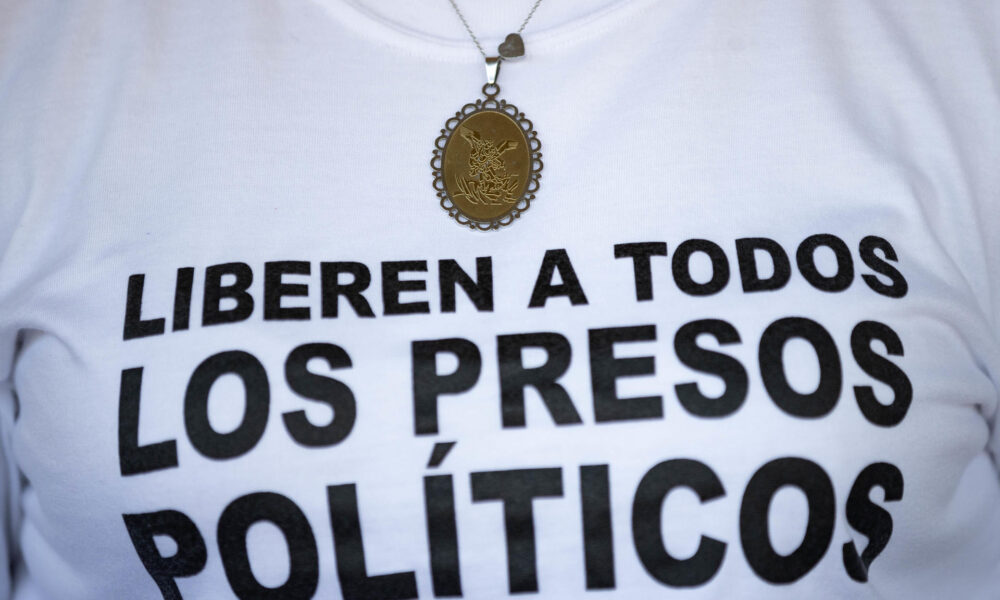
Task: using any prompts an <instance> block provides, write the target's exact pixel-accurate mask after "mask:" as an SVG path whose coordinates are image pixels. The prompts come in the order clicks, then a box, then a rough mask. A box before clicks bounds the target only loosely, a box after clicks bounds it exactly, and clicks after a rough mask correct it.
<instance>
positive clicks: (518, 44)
mask: <svg viewBox="0 0 1000 600" xmlns="http://www.w3.org/2000/svg"><path fill="white" fill-rule="evenodd" d="M497 52H499V53H500V56H502V57H503V58H519V57H521V56H524V40H522V39H521V36H520V35H518V34H516V33H511V34H508V35H507V38H506V39H504V41H503V43H502V44H500V45H499V46H498V47H497Z"/></svg>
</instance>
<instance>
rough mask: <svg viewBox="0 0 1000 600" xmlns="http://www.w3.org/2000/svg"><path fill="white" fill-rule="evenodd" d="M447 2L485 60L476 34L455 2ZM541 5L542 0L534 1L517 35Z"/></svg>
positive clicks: (453, 0) (452, 0)
mask: <svg viewBox="0 0 1000 600" xmlns="http://www.w3.org/2000/svg"><path fill="white" fill-rule="evenodd" d="M448 2H451V7H452V8H454V9H455V14H457V15H458V18H459V19H461V20H462V25H465V30H466V31H468V32H469V37H471V38H472V41H473V42H475V43H476V48H479V53H480V54H482V55H483V58H487V56H486V50H483V45H482V44H480V43H479V38H477V37H476V34H475V33H473V32H472V28H471V27H469V22H468V21H466V20H465V15H463V14H462V11H461V10H459V8H458V5H457V4H455V0H448ZM541 3H542V0H535V4H534V5H533V6H532V7H531V10H530V11H529V12H528V16H527V17H525V18H524V22H523V23H521V27H520V28H518V30H517V34H518V35H521V32H522V31H524V28H525V27H526V26H527V25H528V21H530V20H531V17H533V16H534V15H535V11H536V10H537V9H538V5H539V4H541Z"/></svg>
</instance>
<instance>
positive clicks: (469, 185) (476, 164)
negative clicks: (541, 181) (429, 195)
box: [455, 126, 520, 206]
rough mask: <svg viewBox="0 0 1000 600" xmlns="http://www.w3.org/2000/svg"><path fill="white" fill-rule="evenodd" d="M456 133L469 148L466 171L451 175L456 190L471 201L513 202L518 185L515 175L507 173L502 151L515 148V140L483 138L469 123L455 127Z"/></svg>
mask: <svg viewBox="0 0 1000 600" xmlns="http://www.w3.org/2000/svg"><path fill="white" fill-rule="evenodd" d="M459 135H461V137H462V139H463V140H465V141H466V142H468V143H469V146H470V147H471V148H472V150H471V152H470V153H469V165H468V166H469V169H468V172H467V173H466V174H462V173H457V174H456V175H455V186H456V187H457V188H458V191H459V193H458V194H456V196H462V197H464V198H465V199H466V200H468V201H469V202H471V203H472V204H480V205H483V204H485V205H491V206H497V205H505V204H513V203H515V202H517V200H518V197H519V195H520V194H519V191H520V188H519V186H518V177H517V175H510V174H508V173H507V166H506V165H505V164H504V161H503V158H502V156H503V154H504V153H505V152H507V151H509V150H514V149H516V148H517V145H518V144H517V142H516V141H513V140H503V141H501V142H499V143H498V142H496V141H494V140H492V139H489V138H484V137H483V136H482V135H481V134H480V132H478V131H476V130H474V129H471V128H469V127H465V126H463V127H461V128H459Z"/></svg>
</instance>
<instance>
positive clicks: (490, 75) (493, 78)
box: [486, 56, 503, 85]
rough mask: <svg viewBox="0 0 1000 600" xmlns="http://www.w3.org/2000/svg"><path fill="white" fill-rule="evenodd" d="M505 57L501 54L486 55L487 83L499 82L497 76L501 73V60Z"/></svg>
mask: <svg viewBox="0 0 1000 600" xmlns="http://www.w3.org/2000/svg"><path fill="white" fill-rule="evenodd" d="M501 61H503V58H501V57H499V56H487V57H486V83H487V85H495V84H496V82H497V76H499V75H500V62H501Z"/></svg>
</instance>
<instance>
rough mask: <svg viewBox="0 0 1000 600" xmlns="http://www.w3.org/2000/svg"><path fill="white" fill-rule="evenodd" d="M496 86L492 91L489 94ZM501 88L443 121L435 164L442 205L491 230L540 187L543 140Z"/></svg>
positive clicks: (455, 215) (471, 224)
mask: <svg viewBox="0 0 1000 600" xmlns="http://www.w3.org/2000/svg"><path fill="white" fill-rule="evenodd" d="M491 88H492V90H494V93H492V94H491V93H489V90H490V89H491ZM498 91H499V89H498V88H497V87H496V86H495V85H494V86H489V85H487V86H486V87H484V88H483V92H484V93H485V94H486V99H485V100H477V101H476V102H475V103H470V104H466V105H465V106H463V107H462V110H460V111H458V112H457V113H455V116H454V117H452V118H451V119H448V121H447V122H446V123H445V128H444V129H442V130H441V135H440V136H439V137H438V139H437V141H436V142H435V144H434V158H432V159H431V168H432V169H433V172H434V189H435V190H437V195H438V198H440V201H441V207H442V208H444V209H445V210H446V211H448V214H449V215H450V216H451V217H453V218H454V219H455V220H456V221H458V223H459V224H461V225H465V226H467V227H470V228H472V229H478V230H481V231H488V230H491V229H499V228H500V227H502V226H504V225H509V224H511V223H512V222H513V221H514V220H515V219H517V218H519V217H520V216H521V213H523V212H524V211H526V210H528V208H529V207H530V206H531V201H532V200H534V198H535V192H537V191H538V187H539V183H538V180H539V178H541V169H542V160H541V157H542V153H541V147H542V144H541V142H540V141H539V140H538V135H537V132H536V131H534V130H533V129H532V123H531V121H529V120H528V119H526V118H525V117H524V113H522V112H519V111H518V110H517V107H515V106H514V105H512V104H509V103H507V101H506V100H497V99H496V92H498Z"/></svg>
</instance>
